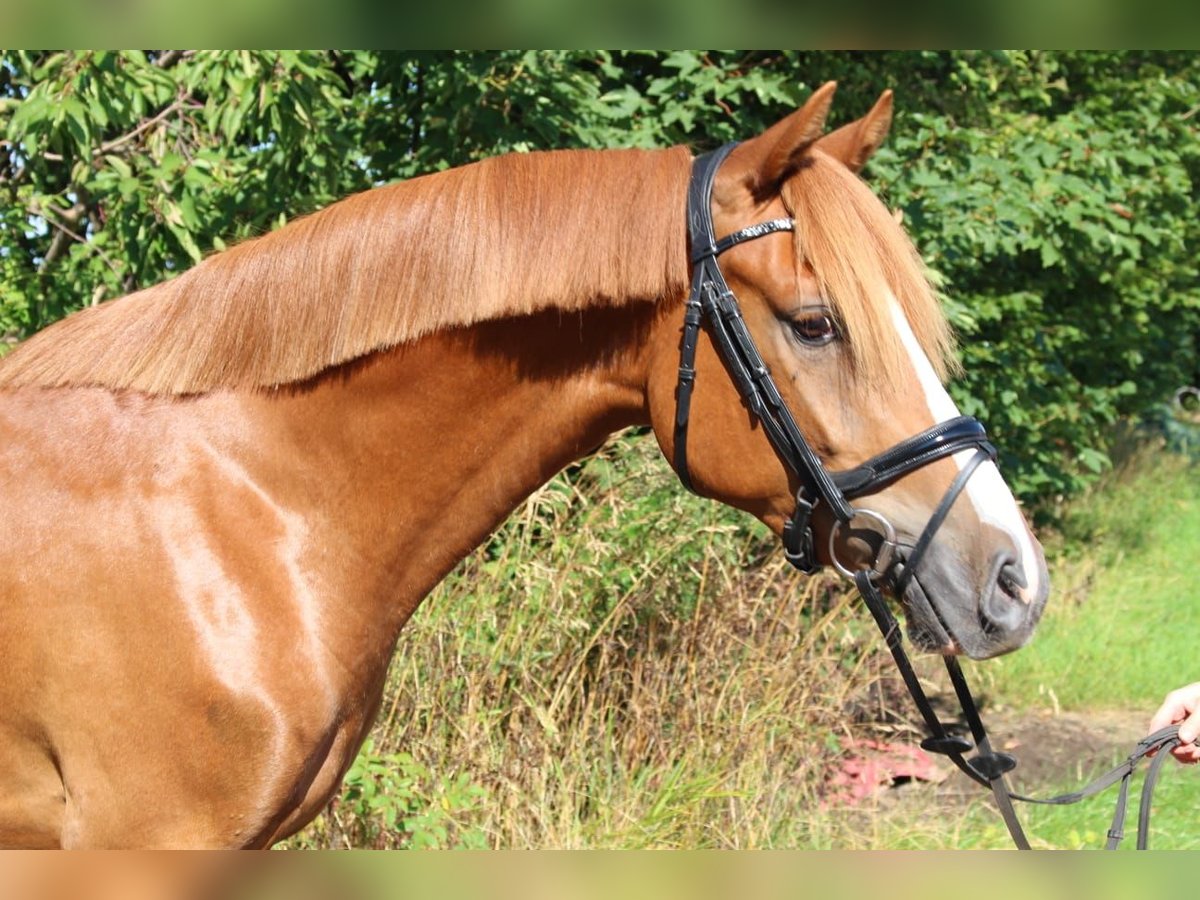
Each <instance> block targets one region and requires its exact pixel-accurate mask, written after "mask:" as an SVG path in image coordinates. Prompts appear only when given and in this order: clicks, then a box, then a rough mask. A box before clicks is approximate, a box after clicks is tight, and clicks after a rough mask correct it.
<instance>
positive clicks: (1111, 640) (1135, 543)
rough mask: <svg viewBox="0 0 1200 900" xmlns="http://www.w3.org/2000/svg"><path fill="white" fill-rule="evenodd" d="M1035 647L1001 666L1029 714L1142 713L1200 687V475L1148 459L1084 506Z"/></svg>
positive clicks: (1072, 521) (1007, 692) (1000, 681)
mask: <svg viewBox="0 0 1200 900" xmlns="http://www.w3.org/2000/svg"><path fill="white" fill-rule="evenodd" d="M1066 532H1067V534H1066V538H1065V540H1063V541H1059V542H1058V543H1059V546H1058V548H1057V549H1058V558H1057V559H1056V560H1055V566H1054V581H1055V585H1054V589H1053V593H1052V597H1051V602H1050V605H1049V607H1048V609H1047V612H1046V615H1045V617H1044V618H1043V621H1042V624H1041V626H1040V627H1039V629H1038V632H1037V635H1036V637H1035V638H1034V640H1033V642H1032V643H1031V644H1030V645H1029V646H1028V647H1026V648H1025V649H1023V650H1021V651H1020V652H1019V653H1016V654H1013V655H1012V656H1009V657H1006V658H1004V659H1003V660H999V661H997V662H996V663H995V664H992V665H991V666H990V668H991V669H992V672H991V676H992V678H993V679H994V683H995V685H996V689H997V690H998V691H1002V692H1003V695H1004V698H1005V701H1006V702H1007V703H1010V704H1014V705H1019V706H1023V707H1026V708H1033V707H1043V706H1046V705H1047V704H1055V703H1057V704H1058V705H1060V706H1061V707H1062V708H1063V709H1069V710H1087V709H1090V708H1094V707H1105V708H1114V707H1126V708H1131V709H1132V708H1136V709H1145V710H1146V715H1147V718H1149V715H1150V713H1151V712H1153V710H1154V709H1156V708H1157V707H1158V704H1159V702H1160V701H1161V700H1162V697H1163V695H1164V694H1166V693H1167V691H1168V690H1170V689H1172V688H1175V687H1178V686H1180V685H1182V684H1184V683H1187V682H1191V681H1197V680H1200V564H1198V563H1200V473H1198V472H1197V470H1196V467H1195V466H1194V465H1191V464H1189V463H1188V462H1187V461H1186V460H1185V459H1183V458H1181V457H1173V456H1169V455H1166V454H1142V455H1139V456H1137V457H1135V458H1134V459H1133V460H1132V461H1131V462H1130V463H1129V464H1127V466H1126V467H1125V468H1124V469H1123V470H1122V471H1121V472H1120V473H1119V474H1117V475H1115V476H1113V477H1110V478H1109V479H1108V480H1107V481H1106V482H1105V483H1103V484H1102V485H1101V486H1100V487H1099V488H1097V489H1096V490H1094V491H1092V492H1091V494H1089V495H1088V496H1087V497H1086V498H1084V499H1083V500H1081V501H1080V502H1079V503H1077V504H1076V506H1075V507H1074V509H1073V510H1072V511H1071V513H1070V515H1069V516H1068V519H1067V522H1066Z"/></svg>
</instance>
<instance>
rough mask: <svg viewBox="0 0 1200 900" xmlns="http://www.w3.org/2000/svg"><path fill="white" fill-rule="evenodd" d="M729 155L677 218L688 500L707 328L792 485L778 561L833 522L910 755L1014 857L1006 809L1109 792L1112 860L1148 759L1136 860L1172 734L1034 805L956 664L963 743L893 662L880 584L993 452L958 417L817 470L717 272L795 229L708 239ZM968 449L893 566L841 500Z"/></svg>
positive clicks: (765, 227)
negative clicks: (1112, 797) (946, 777)
mask: <svg viewBox="0 0 1200 900" xmlns="http://www.w3.org/2000/svg"><path fill="white" fill-rule="evenodd" d="M735 146H737V145H736V144H726V145H725V146H723V147H721V148H720V149H718V150H715V151H713V152H712V153H708V154H705V155H704V156H700V157H697V158H696V160H695V161H694V163H693V164H692V178H691V182H690V184H689V185H688V208H687V217H688V236H689V238H690V242H691V263H692V284H691V293H690V294H689V296H688V300H687V306H686V309H685V312H684V319H683V322H684V324H683V338H682V341H681V343H680V352H679V384H678V388H677V390H676V406H675V431H674V434H675V448H674V463H675V471H676V472H677V473H678V475H679V479H680V481H682V482H683V484H684V486H685V487H687V488H688V490H694V488H693V485H692V480H691V475H690V473H689V471H688V462H687V442H688V418H689V413H690V409H691V400H692V388H693V387H694V386H695V382H696V368H695V365H696V345H697V342H698V341H699V338H700V328H701V325H702V324H703V323H707V324H708V331H709V335H710V337H711V338H712V341H713V344H714V346H715V347H716V349H717V353H718V354H719V355H720V357H721V360H722V361H723V362H724V364H725V367H726V369H727V370H728V372H729V374H730V377H731V378H732V379H733V383H734V385H735V386H736V387H737V390H738V393H739V394H740V395H741V397H742V401H743V402H744V403H745V404H746V407H747V408H748V409H749V410H750V412H751V413H752V414H753V415H754V417H755V418H756V419H757V420H758V421H759V422H760V423H761V424H762V427H763V432H764V433H765V434H766V436H767V439H768V440H769V441H770V442H771V446H772V447H773V448H774V449H775V453H776V454H777V455H778V457H779V459H780V460H781V461H782V462H783V464H784V466H785V467H786V468H787V469H788V471H789V472H790V473H791V474H792V475H793V476H794V477H795V479H796V480H797V481H798V483H799V485H800V486H799V489H798V490H797V492H796V508H795V511H794V512H793V513H792V516H791V517H790V518H789V519H788V520H787V521H786V522H785V524H784V527H783V548H784V555H785V556H786V557H787V559H788V562H790V563H791V564H792V565H794V566H795V567H796V568H798V569H800V570H801V571H803V572H806V573H811V572H814V571H816V570H817V569H819V568H820V563H819V562H818V561H817V556H816V552H815V541H814V538H813V530H812V513H813V510H814V509H816V508H817V506H818V505H820V504H824V505H825V507H826V508H827V509H828V510H829V512H830V514H831V515H832V516H833V519H834V525H833V528H832V529H831V532H830V536H829V556H830V559H831V561H832V562H833V565H834V567H835V568H836V569H837V571H838V572H839V573H841V574H842V575H843V576H844V577H846V578H849V579H850V580H852V581H853V582H854V584H855V586H856V587H857V588H858V590H859V592H860V593H861V594H862V596H863V599H864V600H865V601H866V604H867V608H868V609H869V610H870V612H871V615H872V617H873V618H874V619H875V623H876V624H877V625H878V627H879V629H880V631H881V632H882V634H883V637H884V641H885V643H886V644H887V647H888V650H889V651H890V652H891V654H892V658H893V659H894V660H895V662H896V666H897V669H898V670H899V672H900V675H901V677H902V678H903V679H904V683H905V686H906V687H907V688H908V691H909V694H910V695H911V696H912V698H913V701H914V703H915V704H916V706H917V709H918V711H919V712H920V714H921V716H922V718H923V719H924V720H925V724H926V727H927V728H928V730H929V736H928V737H927V738H926V739H925V740H924V741H922V742H921V746H922V748H924V749H925V750H927V751H929V752H931V753H940V754H943V755H945V756H946V757H948V758H949V759H950V760H951V761H952V762H953V763H954V765H955V766H957V767H958V768H959V769H960V770H961V771H962V772H963V773H965V774H966V775H967V776H968V777H969V778H971V779H972V780H974V781H976V782H978V783H979V784H981V785H984V786H986V787H989V788H991V790H992V793H993V795H994V797H995V799H996V804H997V807H998V808H999V810H1000V813H1001V815H1002V816H1003V818H1004V823H1005V825H1006V826H1007V827H1008V831H1009V834H1010V835H1011V837H1012V840H1013V843H1014V844H1016V846H1017V847H1018V848H1020V849H1023V850H1027V849H1029V841H1028V839H1027V838H1026V837H1025V833H1024V830H1023V829H1022V828H1021V823H1020V821H1019V820H1018V819H1017V816H1016V812H1015V810H1014V809H1013V803H1012V801H1013V800H1022V801H1026V802H1030V803H1043V804H1052V805H1063V804H1067V803H1075V802H1078V801H1079V800H1082V799H1084V798H1085V797H1089V796H1092V795H1093V794H1095V793H1097V792H1098V791H1100V790H1102V789H1104V788H1106V787H1108V786H1110V785H1112V784H1115V783H1118V782H1119V783H1120V788H1119V793H1118V798H1117V808H1116V812H1115V813H1114V815H1113V820H1112V827H1111V828H1110V830H1109V833H1108V844H1107V848H1108V849H1115V848H1116V847H1117V845H1118V844H1119V842H1120V840H1121V837H1122V834H1123V828H1124V821H1125V811H1126V804H1127V800H1128V793H1129V784H1130V780H1131V778H1132V776H1133V772H1134V769H1135V768H1136V766H1137V764H1138V762H1140V761H1141V759H1143V758H1144V757H1146V756H1148V755H1151V754H1153V753H1156V752H1157V753H1158V755H1157V756H1156V757H1155V758H1154V760H1153V761H1152V763H1151V765H1150V769H1149V771H1148V773H1147V775H1146V779H1145V782H1144V783H1143V787H1142V797H1141V806H1140V810H1139V817H1138V848H1139V849H1142V848H1144V847H1145V846H1146V845H1147V840H1148V838H1147V833H1148V828H1149V814H1150V803H1151V798H1152V795H1153V791H1154V784H1155V781H1156V779H1157V776H1158V771H1159V767H1160V766H1161V765H1162V763H1163V760H1164V759H1165V758H1166V757H1167V755H1168V754H1167V752H1166V751H1167V750H1168V749H1170V748H1171V747H1173V746H1177V745H1178V744H1179V737H1178V730H1179V729H1178V727H1177V726H1171V727H1169V728H1164V729H1162V730H1161V731H1159V732H1156V733H1155V734H1153V735H1150V736H1149V737H1147V738H1145V739H1143V740H1142V741H1141V742H1139V743H1138V745H1137V747H1136V748H1135V749H1134V752H1133V753H1131V754H1130V756H1129V757H1128V758H1127V759H1126V761H1125V762H1124V763H1122V764H1121V765H1120V766H1118V767H1116V768H1115V769H1113V770H1112V771H1110V772H1108V773H1106V774H1105V775H1103V776H1101V777H1100V778H1098V779H1096V780H1095V781H1093V782H1092V783H1091V784H1089V785H1088V786H1087V787H1085V788H1083V789H1081V790H1079V791H1076V792H1073V793H1070V794H1062V795H1060V796H1058V797H1051V798H1048V799H1036V798H1033V797H1026V796H1024V795H1022V794H1015V793H1013V792H1011V791H1010V790H1009V789H1008V786H1007V784H1006V783H1005V779H1004V775H1005V773H1007V772H1009V771H1011V770H1012V769H1013V768H1014V767H1015V766H1016V760H1015V759H1013V757H1012V756H1010V755H1009V754H1007V753H998V752H996V751H994V750H992V748H991V745H990V743H989V740H988V735H987V732H986V730H985V729H984V727H983V722H982V720H981V719H980V716H979V711H978V707H977V705H976V703H975V700H974V698H973V697H972V695H971V691H970V688H969V686H968V685H967V682H966V678H965V677H964V675H963V672H962V669H961V667H960V666H959V665H958V660H957V658H956V657H953V656H944V657H943V659H944V661H945V665H946V670H947V672H948V673H949V675H950V681H951V683H952V685H953V686H954V691H955V694H956V695H957V697H958V700H959V703H960V705H961V706H962V710H963V717H964V719H965V720H966V722H967V726H968V728H969V729H970V732H971V736H972V738H973V740H974V743H972V742H971V741H969V740H967V739H965V738H963V737H959V736H957V735H954V734H951V733H950V730H949V729H947V728H946V726H945V725H944V724H943V723H942V722H941V720H940V719H939V718H938V716H937V713H936V712H935V711H934V709H933V705H932V704H931V703H930V701H929V699H928V697H927V696H926V694H925V691H924V688H923V687H922V686H921V683H920V681H919V679H918V678H917V676H916V673H915V672H914V671H913V668H912V664H911V662H910V661H909V659H908V656H907V655H906V654H905V652H904V647H903V645H902V638H901V631H900V626H899V624H898V623H897V622H896V619H895V617H894V616H893V615H892V612H891V610H890V609H889V608H888V605H887V603H886V601H885V600H884V598H883V594H882V592H881V591H880V583H884V584H886V586H887V587H888V588H890V589H891V591H892V592H893V593H894V594H895V596H896V597H903V596H904V594H905V588H907V586H908V584H909V583H910V581H911V580H912V578H913V576H914V574H915V572H916V571H917V567H918V565H919V564H920V561H921V559H922V558H923V557H924V555H925V553H926V552H927V551H928V549H929V547H930V545H931V544H932V542H933V538H934V535H935V534H936V533H937V531H938V529H939V528H940V527H941V525H942V523H943V522H945V520H946V517H947V516H948V515H949V513H950V509H951V507H952V506H953V505H954V501H955V500H956V499H957V498H958V495H959V494H960V493H962V491H963V489H964V488H965V487H966V485H967V481H968V480H969V479H970V478H971V475H972V474H973V473H974V472H975V470H976V469H978V468H979V466H980V465H981V464H983V463H984V462H988V461H994V460H995V458H996V448H995V447H993V446H992V445H991V443H989V442H988V439H987V433H986V432H985V431H984V428H983V425H982V424H981V423H980V422H979V421H978V420H977V419H975V418H973V417H970V416H958V417H956V418H952V419H948V420H946V421H944V422H939V423H938V424H936V425H934V426H933V427H932V428H928V429H926V430H925V431H923V432H921V433H920V434H917V435H914V436H913V437H910V438H908V439H907V440H904V441H901V442H900V443H899V444H896V445H895V446H894V447H892V448H890V449H889V450H885V451H884V452H883V453H880V454H879V455H877V456H874V457H872V458H871V459H869V460H867V461H866V462H864V463H863V464H861V465H859V466H856V467H855V468H853V469H846V470H843V471H839V472H830V471H829V470H828V469H827V468H825V465H824V463H822V462H821V459H820V457H818V456H817V454H816V453H815V452H814V451H813V449H812V446H811V445H810V444H809V443H808V441H807V440H806V439H805V437H804V435H803V433H802V432H801V431H800V428H799V426H798V425H797V424H796V420H795V418H794V417H793V416H792V413H791V411H790V410H789V409H788V407H787V405H786V404H785V403H784V402H783V397H782V396H781V395H780V393H779V389H778V387H777V386H776V385H775V381H774V379H773V378H772V377H771V373H770V371H768V369H767V366H766V363H764V362H763V358H762V354H760V353H759V351H758V347H757V346H756V345H755V343H754V338H753V337H752V336H751V335H750V331H749V329H748V328H747V327H746V323H745V320H744V319H743V317H742V311H741V308H740V307H739V306H738V301H737V298H736V297H734V295H733V292H732V291H731V290H730V289H729V285H728V283H727V282H726V281H725V276H724V275H722V274H721V267H720V265H719V263H718V262H717V258H718V257H719V256H720V255H721V254H722V253H724V252H725V251H726V250H728V249H730V248H731V247H735V246H737V245H738V244H741V243H745V242H746V241H751V240H755V239H757V238H760V237H764V236H766V235H768V234H774V233H776V232H779V231H793V230H795V221H794V220H792V219H787V218H782V219H771V220H770V221H767V222H760V223H759V224H757V225H751V226H749V227H748V228H743V229H742V230H741V231H735V232H734V233H733V234H730V235H726V236H725V237H723V238H721V239H720V240H718V239H717V238H716V235H715V234H714V230H713V221H712V189H713V181H714V180H715V178H716V174H717V169H718V168H719V167H720V165H721V163H722V162H723V161H724V160H725V158H726V157H727V156H728V155H729V153H730V152H731V151H732V150H733V148H734V147H735ZM972 449H974V450H975V453H974V454H972V455H971V456H970V458H969V459H968V460H967V461H966V463H965V464H963V465H961V466H960V469H959V473H958V475H957V476H956V477H955V479H954V481H953V482H951V484H950V487H949V488H948V489H947V491H946V493H945V494H944V495H943V497H942V499H941V501H940V502H939V503H938V506H937V507H936V508H935V509H934V511H933V513H932V514H931V515H930V517H929V521H928V522H927V524H926V526H925V529H924V530H923V531H922V532H921V535H920V536H919V537H918V538H917V540H916V542H915V543H914V544H913V546H912V548H911V549H910V550H909V551H908V553H907V554H906V555H905V556H904V557H901V555H900V553H899V547H898V544H897V541H896V532H895V529H894V528H893V527H892V525H891V523H890V522H889V521H888V520H887V519H886V518H885V517H884V516H882V515H880V514H879V513H877V512H875V511H874V510H870V509H864V508H860V507H854V506H851V505H850V501H851V500H854V499H856V498H859V497H864V496H867V495H870V494H874V493H876V492H878V491H880V490H882V489H883V488H885V487H887V486H888V485H889V484H891V483H893V482H895V481H896V480H897V479H899V478H902V477H904V476H905V475H907V474H909V473H910V472H913V471H915V470H916V469H919V468H922V467H923V466H926V465H929V464H930V463H932V462H935V461H937V460H939V459H944V458H945V457H947V456H952V455H954V454H956V453H958V452H960V451H963V450H972ZM856 518H862V519H866V520H870V521H872V522H874V523H875V524H876V525H877V526H879V527H878V529H872V530H877V532H878V533H879V534H881V535H882V538H883V540H882V542H881V544H880V546H879V548H878V549H877V550H876V551H875V559H874V560H873V561H872V563H871V564H870V565H869V566H868V567H866V568H862V569H858V570H856V571H852V570H851V569H849V568H848V567H846V566H844V565H843V564H842V563H841V562H839V561H838V558H837V551H836V547H835V544H836V540H837V536H838V534H839V532H840V530H841V529H843V528H846V529H848V528H849V527H850V525H851V523H852V522H853V521H854V520H855V519H856ZM909 602H910V603H917V604H928V602H929V601H928V600H927V599H926V598H925V596H924V594H923V592H920V591H917V592H914V594H913V596H912V597H910V598H909ZM921 612H922V613H923V614H924V615H926V616H927V617H930V620H931V621H937V618H936V614H935V613H934V611H933V609H932V608H926V609H922V610H921ZM973 749H974V750H977V752H976V754H975V755H974V756H973V757H970V758H967V757H966V756H965V754H966V753H968V752H970V751H971V750H973Z"/></svg>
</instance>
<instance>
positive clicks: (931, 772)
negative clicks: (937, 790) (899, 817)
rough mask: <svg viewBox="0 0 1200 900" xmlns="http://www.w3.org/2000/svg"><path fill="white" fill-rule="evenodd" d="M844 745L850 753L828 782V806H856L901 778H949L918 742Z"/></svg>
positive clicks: (922, 779)
mask: <svg viewBox="0 0 1200 900" xmlns="http://www.w3.org/2000/svg"><path fill="white" fill-rule="evenodd" d="M842 749H843V750H845V751H846V752H847V755H846V756H845V757H843V759H842V761H841V764H840V766H839V767H838V769H837V770H836V771H835V772H834V773H833V775H831V776H830V778H829V780H828V782H826V788H827V791H828V793H827V794H826V797H825V801H824V805H825V806H854V805H856V804H858V803H861V802H862V801H863V800H866V799H867V798H868V797H871V796H874V795H875V794H877V793H879V792H880V791H881V790H883V789H885V788H889V787H893V786H894V785H895V784H896V782H897V781H898V780H899V779H907V780H912V779H915V780H917V781H928V782H931V783H934V784H936V783H938V782H940V781H944V780H945V778H946V773H945V772H944V771H943V770H942V769H940V768H938V766H937V765H935V764H934V762H933V759H932V757H930V755H929V754H928V753H926V752H925V751H924V750H922V749H921V748H920V747H918V746H916V745H914V744H896V743H891V742H888V741H865V740H864V741H851V740H847V741H843V742H842Z"/></svg>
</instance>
